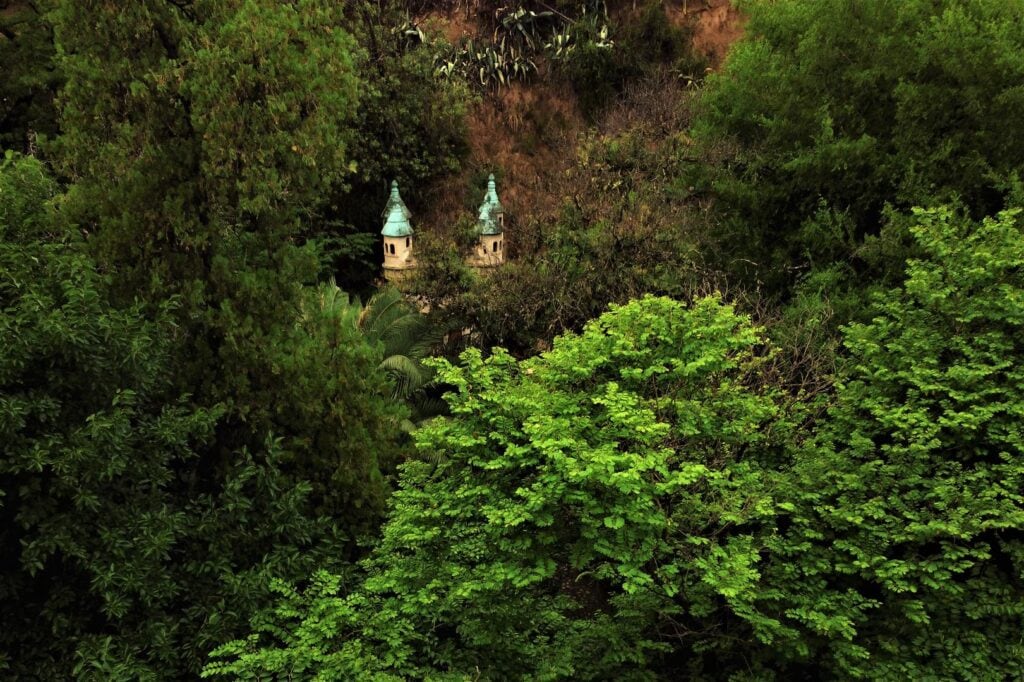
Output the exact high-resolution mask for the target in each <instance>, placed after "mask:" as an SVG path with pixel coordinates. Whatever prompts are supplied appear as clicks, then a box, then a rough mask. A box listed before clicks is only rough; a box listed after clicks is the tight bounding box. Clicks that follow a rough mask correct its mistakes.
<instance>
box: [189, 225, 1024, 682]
mask: <svg viewBox="0 0 1024 682" xmlns="http://www.w3.org/2000/svg"><path fill="white" fill-rule="evenodd" d="M912 232H913V235H914V237H915V238H916V240H917V241H918V243H919V245H920V248H921V251H922V253H923V254H924V255H923V257H922V258H920V259H916V260H913V261H911V262H910V263H909V264H908V270H907V276H906V281H905V283H904V285H903V286H902V287H900V288H898V289H893V290H890V291H888V292H886V293H884V294H880V295H879V296H878V297H877V299H876V300H875V302H874V304H873V308H872V309H873V311H874V314H875V317H874V320H873V321H872V322H871V323H870V324H864V325H853V326H851V327H849V328H848V329H847V330H846V347H847V350H848V353H849V356H848V359H847V360H846V361H845V362H844V363H843V366H844V370H843V374H842V376H841V377H839V378H840V384H839V388H838V391H837V393H836V396H835V400H834V403H833V404H832V406H831V408H830V409H829V410H828V412H827V413H826V414H825V415H823V416H822V417H821V418H819V419H818V420H816V421H814V420H812V421H807V420H801V419H800V417H801V416H802V415H801V414H800V413H799V412H796V411H794V409H793V408H792V407H787V401H786V400H785V399H784V395H785V394H784V393H783V392H781V391H780V390H779V389H778V388H776V387H775V380H776V379H777V377H775V376H773V374H772V373H771V372H770V371H769V369H768V368H769V367H770V365H767V364H766V362H767V360H768V359H769V358H768V357H767V356H768V355H769V354H770V352H771V351H769V350H766V347H765V346H764V339H763V337H761V335H760V334H759V332H758V330H757V329H755V328H752V327H751V326H750V324H749V322H748V321H747V320H745V319H744V318H743V317H741V316H738V315H736V314H735V313H734V312H733V311H732V310H731V309H730V308H728V307H726V306H723V305H722V304H721V303H720V302H719V301H717V300H714V299H705V300H702V301H698V302H697V303H695V304H694V305H693V306H692V307H690V308H685V307H683V306H682V305H680V304H678V303H674V302H672V301H669V300H667V299H654V298H646V299H643V300H641V301H636V302H634V303H631V304H629V305H627V306H625V307H622V308H618V309H613V310H612V311H611V312H609V313H607V314H606V315H604V316H602V317H601V318H599V319H598V320H597V321H595V322H593V323H591V324H589V325H587V327H586V329H585V330H584V332H583V333H582V334H581V335H579V336H575V335H569V336H566V337H562V338H560V339H559V340H558V341H557V342H556V344H555V347H554V349H553V350H551V351H550V352H548V353H545V354H543V355H541V356H540V357H537V358H534V359H531V360H526V361H516V360H515V359H513V358H511V357H510V356H509V355H508V354H507V353H505V352H503V351H501V350H500V349H499V350H495V352H494V353H493V354H492V355H491V356H490V357H489V358H487V359H484V358H483V357H482V356H481V354H480V353H479V352H478V351H475V350H471V351H467V352H466V353H464V354H463V356H462V364H461V366H459V367H455V366H452V365H450V364H448V363H442V364H441V365H440V374H441V377H442V379H443V380H444V381H445V382H447V383H448V384H450V385H451V386H453V391H452V392H451V393H450V394H449V395H448V396H447V399H448V401H449V404H450V407H451V416H450V417H448V418H444V419H442V420H439V421H435V422H433V423H431V424H430V425H428V426H427V427H425V428H423V429H421V430H420V431H418V432H417V434H416V440H417V447H418V448H419V449H420V450H421V452H423V454H424V455H428V454H430V453H434V452H442V453H444V455H445V458H444V459H443V460H441V461H440V462H426V461H423V462H410V463H408V464H406V465H404V467H403V469H402V486H401V489H400V490H399V491H398V492H396V493H395V495H394V496H393V498H392V511H391V515H390V517H389V520H388V523H387V524H386V526H385V528H384V533H383V537H382V539H381V542H380V544H379V545H378V546H377V547H376V548H375V550H374V553H373V554H372V555H371V557H370V558H369V559H368V560H367V561H366V562H365V565H364V568H365V570H366V572H367V577H366V579H365V581H364V583H363V584H362V586H361V587H360V588H359V589H357V590H356V591H355V592H354V593H352V594H348V595H346V594H345V593H344V592H342V591H341V583H340V582H339V580H338V579H337V578H333V577H331V576H329V575H326V574H321V575H319V576H318V577H317V578H316V579H315V580H314V582H313V586H312V587H311V588H310V590H309V591H308V592H307V593H305V594H300V593H297V592H295V591H294V590H292V589H290V588H287V587H282V588H281V589H282V592H283V597H284V599H283V602H282V605H281V606H279V607H278V608H277V610H276V612H275V614H274V615H273V616H272V617H271V618H270V619H269V620H260V621H258V622H257V632H256V633H255V634H253V635H252V636H251V637H250V638H249V639H247V640H244V641H239V642H236V643H233V644H231V645H228V646H226V647H224V648H222V649H221V650H220V652H219V655H220V656H222V657H227V658H229V659H231V660H230V661H229V662H227V663H214V664H211V665H210V666H209V667H208V668H207V672H208V673H210V674H215V673H220V674H225V673H230V674H235V675H241V676H247V675H254V674H260V675H267V676H271V677H282V678H283V677H288V676H294V675H299V676H302V675H311V674H313V673H316V674H319V675H321V676H322V677H323V678H324V679H348V678H357V677H363V678H366V677H370V676H371V675H377V676H380V679H385V678H386V679H405V678H408V677H413V678H422V677H433V678H437V679H441V678H443V677H444V676H445V674H447V675H449V676H450V677H451V679H481V678H482V679H505V678H508V677H515V678H522V679H558V678H574V679H575V678H580V679H609V678H615V679H622V678H636V679H645V678H651V677H654V676H659V675H660V676H665V677H666V678H670V679H671V678H676V677H679V676H690V677H696V678H698V679H709V678H710V679H717V678H721V677H725V676H727V675H734V676H736V677H734V678H735V679H765V678H769V677H772V676H773V675H774V674H778V675H779V676H780V677H781V678H783V679H786V678H787V677H789V676H792V675H797V676H804V675H810V676H812V677H814V678H822V677H824V678H827V679H833V678H860V677H866V678H869V679H923V678H934V679H1007V678H1010V677H1012V676H1013V675H1014V674H1015V672H1019V670H1020V664H1021V661H1022V660H1024V651H1022V649H1021V644H1020V641H1019V636H1018V635H1019V632H1020V629H1021V627H1022V625H1024V608H1022V605H1021V604H1022V601H1021V595H1022V594H1024V583H1022V578H1021V576H1022V567H1024V545H1022V543H1021V537H1020V528H1021V527H1022V523H1024V497H1022V496H1021V493H1020V490H1021V483H1022V482H1024V481H1022V477H1024V440H1022V434H1021V430H1020V424H1021V416H1022V411H1024V376H1022V374H1021V370H1020V366H1021V358H1022V354H1024V349H1022V348H1021V345H1020V343H1021V337H1020V334H1019V329H1020V326H1021V323H1022V322H1024V307H1022V306H1024V268H1022V267H1021V266H1022V265H1024V249H1022V248H1021V244H1022V240H1024V232H1022V227H1021V225H1020V223H1019V221H1018V220H1017V213H1016V212H1013V213H1007V214H1005V215H1003V216H1001V217H1000V218H999V219H992V220H986V221H985V222H984V223H983V224H981V225H977V224H974V223H972V222H971V221H969V220H966V219H963V218H958V217H955V216H953V214H952V213H951V212H949V211H946V210H938V211H931V212H921V213H919V214H918V216H917V217H916V220H915V224H914V227H913V229H912ZM805 416H810V413H808V414H807V415H805Z"/></svg>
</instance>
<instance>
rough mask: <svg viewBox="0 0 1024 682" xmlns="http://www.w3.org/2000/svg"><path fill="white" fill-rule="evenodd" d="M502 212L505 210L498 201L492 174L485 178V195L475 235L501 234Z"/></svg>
mask: <svg viewBox="0 0 1024 682" xmlns="http://www.w3.org/2000/svg"><path fill="white" fill-rule="evenodd" d="M504 212H505V209H504V208H503V207H502V205H501V201H499V200H498V188H497V185H496V183H495V182H494V174H493V173H492V174H491V176H490V177H489V178H487V193H486V194H485V195H484V201H483V203H482V204H480V215H479V217H478V219H477V223H476V231H477V234H485V235H491V234H501V232H502V223H501V215H502V214H503V213H504Z"/></svg>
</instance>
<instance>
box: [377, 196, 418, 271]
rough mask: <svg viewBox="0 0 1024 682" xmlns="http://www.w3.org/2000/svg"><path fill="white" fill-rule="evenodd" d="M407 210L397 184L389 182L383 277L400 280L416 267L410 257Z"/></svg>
mask: <svg viewBox="0 0 1024 682" xmlns="http://www.w3.org/2000/svg"><path fill="white" fill-rule="evenodd" d="M411 215H412V214H411V213H409V209H408V208H406V206H405V202H403V201H402V195H401V194H399V193H398V182H397V181H392V182H391V196H390V197H388V203H387V205H386V206H385V207H384V228H383V229H382V230H381V231H380V233H381V234H382V235H383V236H384V276H385V277H386V278H387V279H388V280H397V279H401V278H402V276H403V275H404V274H405V272H406V271H407V270H410V269H412V268H414V267H416V262H415V260H414V259H413V255H412V224H411V223H410V222H409V218H410V217H411Z"/></svg>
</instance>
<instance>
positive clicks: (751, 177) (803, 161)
mask: <svg viewBox="0 0 1024 682" xmlns="http://www.w3.org/2000/svg"><path fill="white" fill-rule="evenodd" d="M743 7H744V9H745V10H747V12H748V13H749V15H750V20H749V23H748V24H747V26H746V31H747V32H748V38H747V39H746V40H744V41H742V42H741V43H740V44H738V45H737V46H736V47H735V49H734V50H733V51H732V52H731V54H730V56H729V60H728V62H727V64H726V66H725V69H724V70H723V71H722V73H721V74H719V75H716V76H715V78H714V82H713V84H712V86H711V87H710V88H709V90H708V93H707V97H706V112H705V115H704V119H703V121H702V122H701V124H700V125H699V128H700V130H701V133H702V136H703V137H704V138H705V139H706V140H707V141H708V142H710V143H712V144H716V143H717V140H719V138H721V137H728V138H731V139H732V140H733V142H734V143H735V144H736V147H735V149H736V151H735V154H733V155H732V156H731V157H730V158H728V160H727V163H723V164H721V166H720V167H719V172H717V173H712V175H711V176H710V178H709V181H710V182H712V183H713V184H714V187H715V188H716V189H717V190H718V191H719V192H720V194H721V198H722V199H723V200H724V201H726V202H727V203H728V204H729V206H730V208H731V209H732V210H734V211H735V214H734V218H735V221H736V222H737V227H736V231H734V232H729V233H727V234H728V237H727V239H728V240H729V241H724V242H723V248H724V249H726V251H727V252H728V253H731V254H737V253H738V254H740V255H742V256H743V257H744V258H746V259H749V260H752V261H754V262H755V263H757V264H758V265H759V266H760V267H759V268H758V269H756V270H755V271H754V272H752V273H750V275H748V276H758V277H760V278H762V279H764V280H766V281H768V282H769V283H770V284H773V285H774V286H781V285H782V284H783V283H785V282H786V279H785V276H784V275H783V274H782V273H781V272H779V271H783V270H785V269H786V268H787V267H788V266H793V265H798V264H800V263H802V262H806V261H808V260H809V261H810V262H811V263H815V262H820V261H822V260H825V262H828V261H829V260H830V259H841V260H842V259H846V258H847V257H849V256H850V254H851V252H852V251H853V250H854V249H855V248H856V246H857V245H858V243H859V240H860V239H861V238H862V237H863V235H865V234H871V233H877V230H878V225H879V219H880V216H881V212H882V209H883V207H884V206H885V205H886V204H893V205H895V206H897V207H899V208H902V209H907V208H909V207H911V206H915V205H928V204H933V203H936V202H947V201H950V200H952V199H957V200H959V201H962V202H963V203H964V204H965V205H966V206H968V207H969V209H970V211H971V213H972V215H973V216H974V217H976V218H977V217H981V216H985V215H992V214H993V213H994V212H996V211H998V210H1000V209H1002V208H1003V207H1004V203H1003V202H1004V198H1005V197H1006V196H1007V193H1008V191H1009V190H1010V189H1011V188H1012V187H1013V185H1014V184H1015V183H1016V182H1017V181H1018V180H1019V177H1020V175H1021V172H1022V168H1024V166H1022V160H1024V122H1022V120H1021V117H1020V116H1019V115H1018V114H1017V112H1019V111H1020V110H1021V107H1022V106H1024V92H1022V91H1021V88H1020V84H1021V82H1022V79H1024V59H1022V58H1021V54H1022V52H1024V33H1022V32H1021V31H1020V26H1021V24H1022V22H1024V3H1021V2H1020V1H1019V0H1007V1H1005V2H997V1H993V0H987V1H982V2H954V1H950V0H944V1H941V2H934V1H933V0H880V1H879V2H849V1H848V0H822V2H813V3H812V2H806V1H804V0H782V1H781V2H763V1H760V0H752V1H750V2H745V3H743ZM821 203H824V205H825V206H826V207H827V208H828V209H830V210H831V211H835V212H838V213H839V214H841V215H842V216H845V217H846V219H847V220H848V223H849V229H848V230H845V231H844V230H839V231H836V230H830V229H827V228H828V225H827V224H824V225H823V224H822V222H821V220H818V219H815V216H816V214H817V212H818V208H819V204H821ZM837 232H838V234H837ZM844 232H846V233H847V234H844ZM836 250H838V254H836ZM734 269H735V266H734Z"/></svg>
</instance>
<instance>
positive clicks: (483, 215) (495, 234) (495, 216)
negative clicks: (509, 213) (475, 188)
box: [470, 174, 505, 267]
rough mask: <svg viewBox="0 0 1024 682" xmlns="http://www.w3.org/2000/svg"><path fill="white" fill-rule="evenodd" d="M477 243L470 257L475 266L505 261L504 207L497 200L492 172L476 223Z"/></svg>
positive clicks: (487, 265)
mask: <svg viewBox="0 0 1024 682" xmlns="http://www.w3.org/2000/svg"><path fill="white" fill-rule="evenodd" d="M476 233H477V244H476V248H475V249H474V251H473V256H472V258H471V259H470V265H473V266H475V267H494V266H497V265H501V264H502V263H504V262H505V209H504V208H503V207H502V205H501V201H499V200H498V188H497V184H496V183H495V181H494V175H493V174H492V175H491V176H490V177H489V178H488V179H487V192H486V193H485V194H484V200H483V203H481V204H480V213H479V216H478V217H477V223H476Z"/></svg>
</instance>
